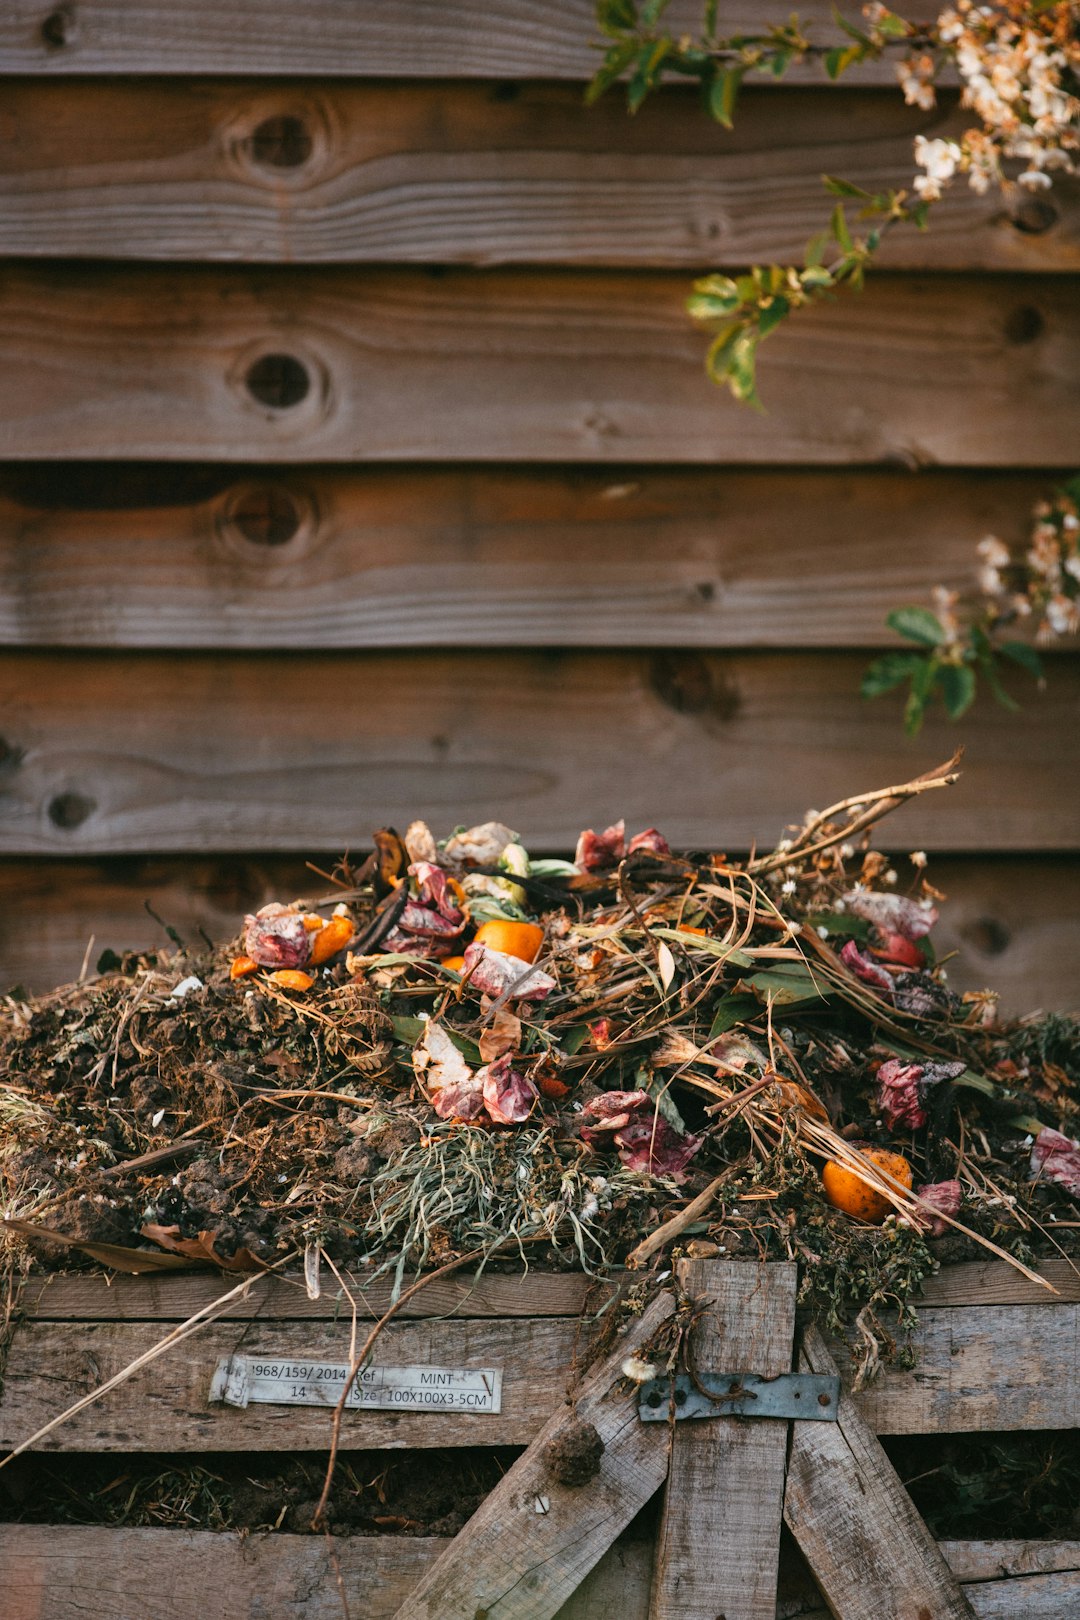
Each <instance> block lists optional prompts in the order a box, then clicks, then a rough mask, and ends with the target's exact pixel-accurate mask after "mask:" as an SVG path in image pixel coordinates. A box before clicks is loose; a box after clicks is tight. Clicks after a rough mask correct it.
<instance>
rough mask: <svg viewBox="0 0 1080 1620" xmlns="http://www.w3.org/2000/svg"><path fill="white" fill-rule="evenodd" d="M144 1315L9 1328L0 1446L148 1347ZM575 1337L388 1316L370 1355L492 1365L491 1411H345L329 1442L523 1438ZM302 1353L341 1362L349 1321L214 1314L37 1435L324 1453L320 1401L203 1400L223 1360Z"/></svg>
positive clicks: (140, 1447)
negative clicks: (236, 1321)
mask: <svg viewBox="0 0 1080 1620" xmlns="http://www.w3.org/2000/svg"><path fill="white" fill-rule="evenodd" d="M162 1336H163V1335H162V1331H161V1329H160V1328H159V1327H157V1326H156V1325H154V1324H152V1323H143V1322H126V1323H86V1322H82V1323H78V1324H76V1323H59V1322H42V1323H27V1324H26V1325H25V1326H24V1327H22V1328H20V1330H19V1332H18V1334H17V1335H16V1337H15V1339H14V1341H13V1344H12V1347H11V1351H10V1354H9V1357H8V1364H7V1369H6V1372H5V1383H4V1395H3V1400H2V1401H0V1430H2V1435H0V1446H2V1447H3V1448H4V1449H7V1448H8V1447H11V1446H16V1445H18V1444H19V1443H20V1442H21V1441H23V1440H25V1439H26V1438H27V1436H29V1435H30V1434H33V1433H35V1432H36V1431H37V1429H38V1428H40V1427H42V1426H43V1425H44V1424H45V1423H47V1422H49V1421H50V1420H51V1419H52V1418H53V1417H55V1416H56V1414H57V1413H58V1412H59V1411H61V1410H63V1408H64V1406H65V1405H68V1404H70V1403H71V1402H73V1401H75V1400H78V1399H80V1398H81V1397H82V1396H83V1395H84V1394H86V1393H87V1392H88V1390H90V1389H93V1388H96V1387H97V1386H98V1385H99V1384H101V1383H104V1382H105V1381H106V1380H107V1379H109V1378H111V1377H113V1376H114V1375H115V1374H116V1373H118V1372H120V1371H121V1370H122V1369H123V1368H124V1367H126V1366H127V1365H128V1363H129V1362H130V1361H133V1360H134V1359H135V1357H136V1356H138V1355H141V1354H143V1353H144V1352H145V1351H147V1350H149V1349H151V1348H152V1346H153V1345H155V1344H156V1343H157V1342H158V1341H159V1340H160V1339H161V1337H162ZM586 1344H587V1334H585V1335H583V1333H582V1331H581V1330H580V1328H579V1324H578V1323H576V1322H573V1321H565V1320H560V1319H558V1318H549V1319H547V1320H536V1321H531V1320H520V1321H515V1322H511V1321H497V1322H491V1321H484V1320H472V1321H462V1322H445V1323H444V1322H439V1321H424V1322H404V1323H400V1324H397V1323H391V1324H390V1325H389V1326H388V1327H387V1328H385V1329H384V1330H383V1333H382V1334H381V1335H380V1337H379V1362H380V1364H381V1365H385V1366H393V1367H413V1366H437V1367H447V1366H449V1367H501V1368H503V1398H502V1412H501V1414H489V1413H467V1412H466V1413H461V1412H453V1411H449V1412H442V1413H431V1414H429V1413H424V1412H383V1411H368V1410H365V1409H362V1408H361V1409H355V1410H350V1411H349V1412H347V1413H346V1415H345V1420H344V1424H343V1427H342V1444H343V1445H344V1446H347V1447H349V1448H350V1449H356V1448H359V1449H361V1450H362V1449H363V1448H365V1447H368V1446H376V1447H383V1446H387V1445H389V1446H391V1447H394V1448H399V1447H402V1446H416V1447H424V1446H477V1445H484V1446H522V1445H527V1444H528V1443H529V1441H530V1440H532V1438H533V1436H534V1435H535V1434H536V1432H537V1430H538V1429H539V1428H540V1426H541V1424H543V1423H544V1422H545V1420H546V1419H547V1418H548V1416H549V1415H550V1413H551V1411H552V1409H553V1408H554V1407H556V1406H557V1405H558V1404H559V1403H560V1401H562V1400H563V1399H564V1396H565V1391H566V1387H567V1385H568V1383H570V1382H572V1380H573V1368H574V1365H575V1359H576V1357H577V1356H578V1355H579V1354H581V1353H582V1352H583V1351H584V1349H585V1347H586ZM234 1352H236V1353H240V1354H243V1355H259V1354H267V1355H284V1356H305V1357H307V1358H309V1359H311V1360H316V1361H333V1362H344V1363H348V1361H349V1321H348V1319H347V1318H343V1319H341V1320H339V1321H338V1322H337V1323H333V1322H325V1321H324V1322H320V1323H315V1322H303V1323H297V1322H283V1323H280V1324H276V1323H263V1322H257V1321H255V1322H248V1323H244V1324H242V1325H239V1326H238V1325H233V1326H228V1325H222V1326H219V1325H217V1324H215V1325H214V1326H211V1327H209V1328H206V1329H204V1330H203V1331H202V1332H200V1333H199V1334H198V1336H197V1337H195V1338H194V1339H192V1340H191V1341H190V1343H185V1344H184V1345H182V1346H181V1347H180V1348H179V1349H178V1350H177V1351H176V1352H170V1353H169V1354H168V1356H167V1357H166V1358H164V1359H162V1360H159V1361H158V1362H156V1363H152V1364H151V1365H150V1366H149V1367H147V1368H145V1369H144V1370H143V1371H142V1372H140V1373H136V1374H135V1375H134V1376H133V1377H132V1378H131V1379H129V1380H128V1382H127V1383H125V1384H122V1385H121V1386H120V1387H119V1388H118V1389H116V1390H115V1391H113V1393H112V1394H110V1395H106V1396H103V1397H102V1399H101V1400H100V1401H98V1402H96V1403H95V1404H94V1405H92V1406H90V1407H88V1408H86V1410H85V1411H84V1412H82V1413H80V1414H79V1415H78V1416H77V1417H74V1418H72V1419H71V1420H70V1422H69V1423H66V1424H64V1425H62V1426H61V1427H60V1428H59V1429H57V1430H55V1431H54V1432H53V1433H52V1434H51V1435H49V1436H48V1437H47V1438H46V1439H45V1440H44V1441H42V1443H41V1449H43V1450H47V1451H55V1450H61V1451H66V1450H70V1449H72V1448H74V1449H77V1450H79V1451H95V1452H101V1451H106V1452H108V1451H195V1452H198V1451H205V1450H214V1451H324V1450H326V1448H327V1445H328V1443H329V1442H328V1436H329V1432H330V1411H329V1409H327V1408H322V1407H309V1406H268V1405H252V1406H248V1407H246V1408H240V1407H234V1406H222V1405H215V1406H210V1405H208V1403H207V1397H208V1394H209V1391H210V1382H211V1379H212V1377H213V1374H214V1369H215V1368H216V1367H217V1365H218V1362H219V1360H220V1359H221V1358H222V1357H226V1356H229V1355H231V1354H233V1353H234Z"/></svg>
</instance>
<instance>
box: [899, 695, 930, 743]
mask: <svg viewBox="0 0 1080 1620" xmlns="http://www.w3.org/2000/svg"><path fill="white" fill-rule="evenodd" d="M925 714H926V699H925V698H924V697H923V696H922V695H921V693H919V692H916V691H915V690H914V689H913V690H912V691H911V692H909V693H908V700H907V702H906V703H905V704H904V732H905V734H906V735H907V736H908V737H917V736H918V735H919V732H920V731H921V730H922V723H923V718H924V716H925Z"/></svg>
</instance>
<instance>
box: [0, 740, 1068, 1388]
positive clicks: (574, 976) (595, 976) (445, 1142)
mask: <svg viewBox="0 0 1080 1620" xmlns="http://www.w3.org/2000/svg"><path fill="white" fill-rule="evenodd" d="M952 763H954V762H950V766H946V767H943V768H942V769H941V770H940V771H938V772H934V773H930V774H929V775H928V776H927V777H925V778H920V779H918V780H916V781H915V782H911V783H907V784H905V785H904V786H902V787H898V788H890V789H886V790H882V791H880V792H877V793H871V794H867V795H864V796H863V797H861V798H859V799H851V800H845V801H843V802H841V803H840V804H838V805H835V806H833V807H831V808H830V809H829V810H827V811H824V812H821V813H811V814H810V815H808V816H807V818H806V820H805V821H804V823H803V825H802V826H801V827H799V828H797V829H792V831H791V832H790V835H789V836H788V837H787V838H785V839H784V840H782V841H781V843H780V844H779V845H778V846H777V848H776V849H775V850H773V851H772V852H770V853H768V854H766V855H762V856H758V857H756V858H752V859H750V860H746V861H734V860H728V859H727V858H726V857H725V856H724V855H721V854H716V853H709V854H681V853H680V854H676V853H674V852H673V851H672V850H671V849H670V848H669V847H668V844H667V842H666V841H665V839H664V838H663V836H662V835H661V834H660V833H659V832H658V831H657V830H656V829H653V828H650V829H648V830H645V831H641V832H638V833H636V834H635V835H634V836H630V837H628V836H627V833H626V829H625V828H624V826H623V825H622V823H619V824H618V825H616V826H612V827H608V828H607V829H606V830H604V831H602V832H596V831H591V830H590V831H586V832H584V833H582V835H581V838H580V840H579V842H578V846H577V850H576V852H575V856H574V859H573V860H572V861H569V860H551V859H534V858H532V857H530V855H529V853H528V852H527V851H526V849H525V848H524V847H523V846H522V844H521V842H520V841H519V839H518V838H517V835H516V834H515V833H514V832H513V831H512V830H511V829H510V828H509V827H506V826H503V825H501V824H500V823H498V822H489V823H486V824H484V825H483V826H479V827H472V828H469V829H467V830H458V831H457V832H455V833H454V834H453V835H452V836H450V837H449V838H447V839H445V840H444V841H441V842H439V841H437V840H436V838H435V837H434V836H433V834H432V832H431V831H430V830H429V828H428V827H427V826H426V825H425V824H424V823H422V822H414V823H413V824H412V825H411V826H410V827H408V829H407V830H406V831H405V833H404V834H403V835H401V836H399V834H398V833H396V832H394V831H390V830H384V831H382V832H379V833H378V834H376V836H375V848H374V851H373V853H372V854H371V856H370V857H369V858H368V859H367V860H366V861H365V862H364V863H363V865H362V866H360V867H359V868H354V867H352V866H350V865H349V864H348V863H343V864H342V866H341V867H340V868H339V869H338V870H337V871H336V872H335V873H334V874H332V875H331V877H332V883H331V884H330V886H331V888H332V892H331V893H329V894H325V895H322V896H320V897H317V898H314V899H305V900H297V901H294V902H292V903H289V904H285V903H275V904H272V905H268V906H265V907H263V909H262V910H261V911H260V912H258V914H256V915H254V916H250V917H248V918H247V919H246V920H245V922H244V926H243V929H242V932H241V935H240V937H239V939H238V940H236V941H233V942H232V943H231V945H229V946H228V947H227V948H223V949H214V950H212V951H209V952H205V953H203V954H201V955H193V954H191V953H189V952H184V951H182V950H181V951H176V952H173V953H170V954H167V955H156V956H147V955H142V956H131V957H128V958H125V959H123V960H120V961H118V962H116V963H115V964H114V965H113V966H112V968H111V969H110V970H109V971H106V972H103V973H101V974H100V976H99V977H97V978H95V979H93V980H91V981H87V982H83V983H79V984H76V985H72V986H68V987H66V988H64V989H60V990H57V991H55V992H53V993H52V994H50V995H46V996H43V997H41V998H39V999H37V1000H34V1001H24V1000H23V999H21V998H17V997H9V998H7V1000H6V1002H5V1004H4V1013H3V1027H2V1030H0V1039H2V1047H3V1051H2V1076H3V1077H2V1079H0V1182H2V1187H3V1205H4V1211H5V1214H6V1217H7V1219H6V1223H5V1234H6V1235H5V1242H6V1244H7V1249H8V1256H9V1261H10V1262H11V1264H12V1266H13V1267H14V1266H15V1264H16V1263H18V1264H22V1265H25V1264H27V1263H29V1260H28V1256H29V1255H30V1254H33V1255H34V1256H35V1258H36V1260H37V1261H39V1262H42V1261H43V1262H44V1263H52V1264H56V1263H61V1264H71V1263H72V1261H73V1260H75V1261H76V1262H78V1261H79V1260H80V1259H81V1258H82V1257H85V1256H88V1257H89V1258H90V1259H92V1260H97V1261H99V1262H103V1263H106V1264H110V1265H117V1266H121V1267H124V1266H126V1267H127V1268H128V1269H131V1270H146V1269H151V1268H153V1267H156V1266H158V1265H161V1266H167V1265H176V1264H184V1263H204V1264H206V1263H209V1264H216V1265H218V1266H220V1267H222V1268H223V1269H225V1270H231V1271H237V1272H241V1271H245V1270H257V1269H259V1268H261V1267H265V1266H267V1265H271V1264H275V1263H278V1262H282V1261H283V1260H285V1259H286V1258H287V1257H293V1256H295V1257H297V1259H299V1257H300V1256H303V1257H304V1258H305V1261H306V1264H307V1267H308V1269H309V1272H310V1270H311V1268H315V1270H316V1272H317V1270H318V1267H319V1266H320V1265H322V1264H324V1263H325V1264H326V1265H329V1266H333V1267H337V1268H342V1267H345V1268H347V1269H348V1270H349V1271H351V1272H352V1273H354V1274H356V1273H361V1274H363V1275H365V1276H374V1275H378V1274H380V1273H387V1272H389V1273H391V1274H392V1275H394V1276H395V1277H396V1279H397V1280H398V1281H399V1282H400V1281H401V1280H403V1279H404V1278H405V1277H406V1275H407V1274H411V1273H414V1272H420V1271H423V1270H426V1269H430V1268H432V1267H434V1266H437V1265H440V1264H443V1263H446V1262H447V1261H449V1260H453V1259H455V1258H457V1257H458V1256H462V1255H470V1256H473V1257H475V1258H476V1260H477V1262H478V1263H491V1264H508V1263H513V1264H515V1265H520V1264H521V1263H522V1261H523V1260H524V1261H526V1262H528V1263H529V1264H542V1265H546V1266H561V1267H574V1268H579V1269H584V1270H585V1271H589V1272H601V1271H603V1270H605V1269H607V1268H610V1267H612V1266H614V1265H619V1264H629V1265H631V1266H632V1267H635V1268H638V1269H641V1270H642V1271H643V1272H646V1271H647V1270H648V1268H649V1267H660V1266H666V1265H667V1264H668V1263H669V1260H670V1257H671V1255H672V1254H673V1253H679V1252H684V1253H685V1252H690V1253H696V1254H727V1255H733V1256H747V1257H751V1258H755V1259H757V1258H791V1259H795V1260H798V1261H799V1262H800V1266H801V1275H802V1278H803V1282H802V1287H803V1291H804V1297H806V1298H807V1299H808V1300H809V1301H810V1302H811V1303H813V1304H814V1305H815V1306H816V1307H817V1308H818V1309H819V1310H820V1312H821V1314H822V1316H823V1317H824V1318H825V1319H826V1320H827V1321H828V1322H829V1323H830V1324H831V1325H833V1326H836V1325H838V1324H840V1323H842V1322H844V1321H853V1320H856V1319H857V1321H858V1327H859V1329H860V1331H861V1334H862V1337H863V1341H864V1345H865V1353H866V1354H867V1355H868V1356H870V1357H874V1356H876V1354H877V1352H878V1348H879V1347H880V1345H881V1343H882V1342H883V1338H884V1330H882V1329H881V1328H880V1327H879V1321H878V1312H879V1310H880V1309H881V1308H883V1307H891V1308H901V1310H902V1309H903V1307H904V1306H905V1303H906V1301H907V1300H908V1298H909V1296H911V1295H912V1294H913V1292H914V1291H915V1290H916V1289H917V1285H918V1282H919V1281H920V1279H921V1278H922V1277H924V1276H925V1275H926V1274H927V1273H928V1272H930V1271H931V1270H933V1269H934V1267H935V1265H936V1264H937V1263H938V1261H940V1260H943V1259H950V1258H968V1257H971V1256H974V1255H977V1254H980V1253H982V1252H984V1251H985V1250H987V1249H989V1250H990V1251H991V1252H993V1253H996V1254H999V1255H1000V1254H1005V1255H1007V1256H1009V1257H1011V1258H1012V1259H1013V1260H1014V1262H1015V1263H1018V1264H1021V1265H1023V1264H1025V1263H1027V1262H1029V1261H1030V1260H1031V1259H1032V1258H1033V1257H1034V1256H1036V1255H1038V1254H1048V1253H1068V1252H1072V1251H1074V1250H1075V1249H1076V1248H1077V1247H1078V1245H1077V1244H1076V1242H1075V1234H1076V1229H1077V1221H1076V1215H1077V1207H1076V1200H1077V1198H1078V1196H1080V1147H1078V1145H1077V1143H1076V1141H1075V1140H1074V1137H1073V1132H1074V1131H1075V1130H1076V1125H1077V1115H1078V1113H1080V1026H1078V1025H1077V1024H1076V1023H1075V1022H1074V1021H1072V1020H1069V1019H1065V1018H1060V1017H1049V1018H1034V1019H1031V1020H1028V1021H1022V1022H1019V1023H1014V1024H1003V1023H1000V1022H998V1021H997V1019H996V1017H995V1004H994V998H993V996H992V995H991V994H990V993H988V992H987V993H981V994H976V995H965V996H963V997H959V996H957V995H955V994H953V993H952V991H951V990H950V989H949V985H948V980H947V973H946V970H945V969H943V967H942V966H941V965H939V964H937V963H936V961H935V954H934V948H933V929H934V925H935V923H936V921H937V917H938V909H939V905H940V903H941V900H942V899H943V896H941V895H940V894H939V893H938V892H937V891H936V890H935V889H934V887H933V886H932V884H931V882H930V881H929V878H928V876H927V874H926V871H925V869H924V868H925V859H924V858H923V857H922V856H920V855H915V856H913V857H911V861H910V862H909V863H908V869H909V876H907V877H903V878H902V877H901V875H900V874H899V873H898V871H897V869H896V868H894V867H893V866H892V865H890V862H889V861H888V860H887V859H886V858H885V857H884V856H882V855H881V854H879V853H877V852H876V851H875V850H873V849H872V848H871V847H870V842H869V840H870V835H871V830H872V828H873V827H874V825H875V823H876V822H877V821H878V820H879V819H880V817H881V816H882V815H883V814H885V813H886V812H887V811H889V810H892V809H895V808H896V807H897V806H898V805H900V804H902V803H903V802H904V801H905V800H906V799H909V798H911V797H912V796H914V795H915V794H917V793H921V792H924V791H927V790H929V789H932V788H935V787H939V786H943V785H947V784H948V783H949V782H951V781H952V780H954V772H953V770H952V768H951V766H952ZM50 1257H51V1259H50Z"/></svg>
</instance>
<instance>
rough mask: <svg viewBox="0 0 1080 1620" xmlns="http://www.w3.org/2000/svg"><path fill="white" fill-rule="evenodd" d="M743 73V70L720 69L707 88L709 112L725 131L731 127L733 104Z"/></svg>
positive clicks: (733, 111)
mask: <svg viewBox="0 0 1080 1620" xmlns="http://www.w3.org/2000/svg"><path fill="white" fill-rule="evenodd" d="M745 71H746V70H745V69H744V68H732V67H729V68H721V69H720V71H719V72H718V73H717V75H716V77H715V79H714V80H713V82H712V84H711V85H710V86H709V111H710V112H711V113H712V115H713V117H714V118H715V119H716V122H717V123H718V124H723V126H724V128H725V129H731V128H732V127H733V119H734V116H735V103H736V101H737V100H738V99H739V89H740V87H741V85H742V81H743V74H744V72H745Z"/></svg>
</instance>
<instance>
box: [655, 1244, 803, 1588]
mask: <svg viewBox="0 0 1080 1620" xmlns="http://www.w3.org/2000/svg"><path fill="white" fill-rule="evenodd" d="M678 1277H679V1282H680V1285H681V1286H682V1288H683V1289H684V1290H685V1291H686V1293H687V1294H688V1295H689V1296H690V1298H691V1299H694V1300H700V1301H701V1302H702V1303H703V1305H705V1306H706V1309H705V1314H703V1315H702V1317H701V1319H700V1321H699V1323H698V1326H697V1327H696V1328H695V1330H694V1337H693V1340H692V1343H691V1351H690V1353H691V1355H692V1357H693V1365H694V1366H695V1368H700V1369H701V1370H702V1371H708V1372H732V1373H735V1372H755V1373H760V1374H761V1375H762V1376H764V1377H766V1378H774V1377H777V1376H779V1375H780V1374H781V1373H787V1372H790V1371H791V1370H792V1359H793V1340H794V1333H795V1293H796V1288H797V1285H798V1272H797V1268H796V1267H795V1266H794V1265H784V1264H772V1265H761V1266H757V1265H750V1264H748V1263H744V1262H740V1261H737V1260H729V1261H722V1260H687V1261H681V1262H680V1263H679V1267H678ZM788 1432H789V1425H788V1424H787V1422H786V1421H785V1420H783V1419H781V1418H761V1419H758V1420H755V1421H754V1422H746V1421H743V1420H741V1419H739V1418H730V1417H729V1418H726V1419H725V1418H723V1417H717V1418H713V1419H709V1420H703V1421H697V1422H687V1423H676V1424H674V1425H673V1427H672V1434H671V1462H670V1466H669V1469H668V1478H667V1485H666V1486H665V1490H664V1511H663V1514H662V1516H661V1520H660V1529H659V1533H658V1536H657V1543H656V1573H655V1576H654V1579H653V1595H652V1609H651V1610H650V1620H714V1617H715V1616H716V1615H718V1614H723V1615H724V1616H725V1620H773V1616H774V1615H775V1613H776V1577H777V1564H778V1559H779V1552H780V1526H781V1520H782V1504H783V1496H784V1471H785V1468H786V1466H787V1450H788Z"/></svg>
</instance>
